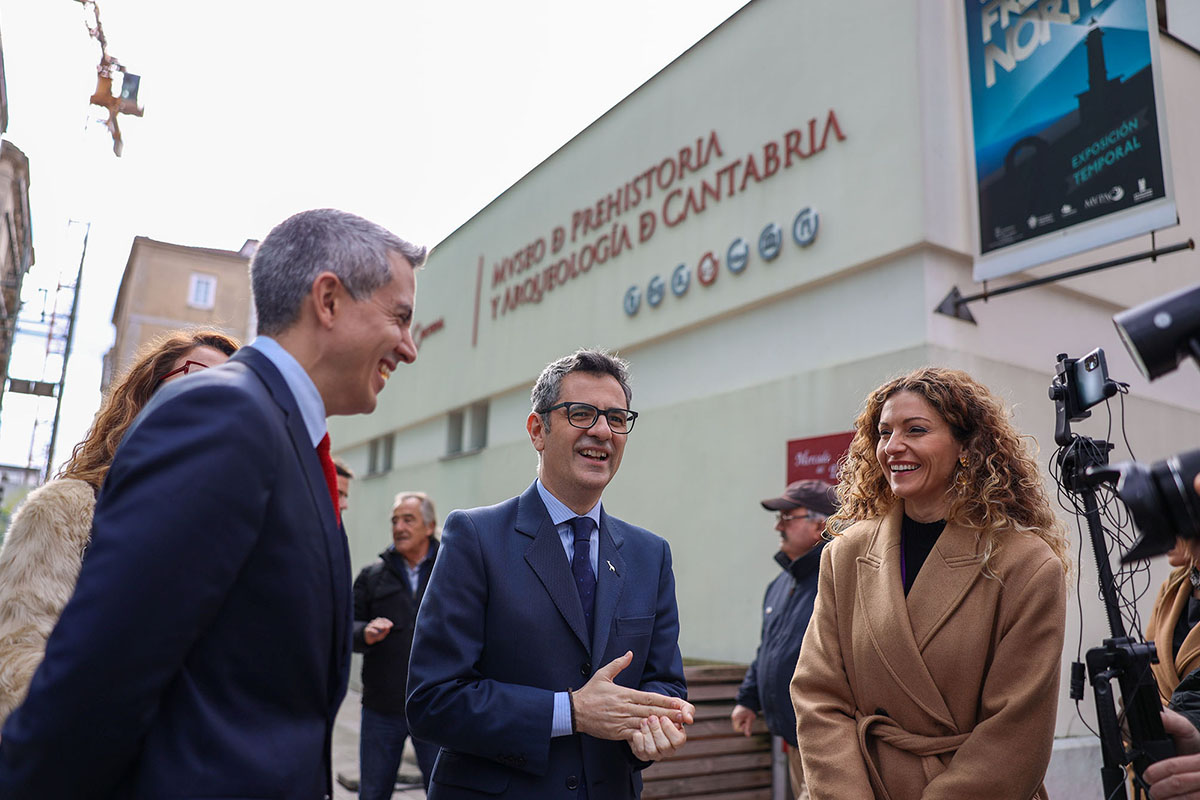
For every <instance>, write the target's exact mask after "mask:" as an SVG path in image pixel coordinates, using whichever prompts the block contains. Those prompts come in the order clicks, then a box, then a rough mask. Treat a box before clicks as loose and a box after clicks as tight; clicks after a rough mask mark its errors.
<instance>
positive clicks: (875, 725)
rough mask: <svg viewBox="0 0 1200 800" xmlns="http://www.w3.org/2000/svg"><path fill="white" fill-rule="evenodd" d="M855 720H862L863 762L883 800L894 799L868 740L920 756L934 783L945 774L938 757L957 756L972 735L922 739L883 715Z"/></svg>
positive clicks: (859, 723) (860, 726)
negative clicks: (937, 777) (872, 739)
mask: <svg viewBox="0 0 1200 800" xmlns="http://www.w3.org/2000/svg"><path fill="white" fill-rule="evenodd" d="M855 716H857V718H858V749H859V751H860V752H861V753H862V757H863V762H864V763H865V764H866V765H867V772H868V774H869V775H870V777H871V784H872V785H873V786H874V788H875V794H876V796H877V797H879V798H882V800H891V795H889V794H888V792H887V788H886V787H885V786H884V783H883V778H882V777H881V776H880V774H879V767H878V766H877V765H876V764H875V761H874V760H873V759H872V758H871V753H870V750H869V749H868V748H867V737H868V736H874V737H875V738H876V739H879V740H880V741H883V742H886V743H887V744H890V745H891V746H892V747H895V748H897V749H899V750H903V751H905V752H906V753H912V754H913V755H914V756H920V758H921V768H922V769H923V770H924V771H925V780H926V781H930V780H933V778H934V777H936V776H937V775H938V774H940V773H941V772H943V771H944V770H945V767H944V766H943V765H942V762H941V760H940V759H938V758H937V756H939V755H942V754H943V753H953V752H954V751H955V750H957V749H958V748H959V747H960V746H961V745H962V743H963V742H965V741H966V740H967V736H969V735H970V734H968V733H958V734H954V735H952V736H922V735H920V734H917V733H909V732H908V731H906V730H904V729H903V728H901V727H900V726H899V725H897V724H896V721H895V720H893V719H892V718H891V717H885V716H883V715H882V714H872V715H871V716H869V717H867V716H862V715H855Z"/></svg>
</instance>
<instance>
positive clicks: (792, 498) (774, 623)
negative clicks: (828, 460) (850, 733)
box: [730, 480, 837, 800]
mask: <svg viewBox="0 0 1200 800" xmlns="http://www.w3.org/2000/svg"><path fill="white" fill-rule="evenodd" d="M762 506H763V508H765V509H767V510H768V511H775V512H777V513H776V515H775V530H776V531H778V532H779V539H780V541H779V551H778V552H777V553H775V561H776V563H778V564H779V566H780V567H782V568H783V572H782V573H780V574H779V576H778V577H777V578H775V580H773V581H771V584H770V585H769V586H767V593H766V595H765V596H764V597H763V623H762V637H761V639H760V641H759V644H758V652H757V653H756V654H755V656H754V662H753V663H752V664H751V665H750V668H749V669H747V670H746V677H745V679H743V681H742V685H741V687H740V688H739V689H738V695H737V705H735V706H734V707H733V713H732V714H731V715H730V718H731V719H732V721H733V728H734V730H736V731H738V732H739V733H744V734H745V735H746V736H749V735H750V729H751V726H752V725H753V724H754V720H755V718H756V717H757V716H758V715H759V714H760V713H761V714H762V715H763V721H764V722H765V723H766V725H767V729H768V730H769V731H770V732H771V733H773V734H774V735H776V736H782V737H783V738H784V739H785V740H786V741H787V743H788V745H789V748H788V765H789V766H790V767H791V778H792V793H793V795H794V796H795V797H796V798H797V800H807V798H808V790H807V789H806V788H805V786H804V774H803V772H801V770H800V753H799V751H797V749H796V712H795V710H794V709H793V708H792V699H791V695H790V692H789V686H790V684H791V680H792V673H793V672H794V671H795V669H796V659H797V658H799V656H800V642H801V641H803V639H804V631H805V630H806V629H807V628H808V621H809V619H810V618H811V617H812V611H813V601H814V600H816V597H817V569H818V567H820V565H821V549H822V548H823V547H824V545H825V540H824V538H823V537H822V534H824V532H825V520H826V519H827V518H828V517H829V516H831V515H832V514H833V512H834V511H835V510H836V509H837V497H836V495H835V494H834V490H833V486H831V485H830V484H828V483H825V482H824V481H820V480H803V481H795V482H793V483H790V484H788V487H787V489H785V490H784V492H783V494H782V495H780V496H779V497H772V498H769V499H767V500H763V501H762Z"/></svg>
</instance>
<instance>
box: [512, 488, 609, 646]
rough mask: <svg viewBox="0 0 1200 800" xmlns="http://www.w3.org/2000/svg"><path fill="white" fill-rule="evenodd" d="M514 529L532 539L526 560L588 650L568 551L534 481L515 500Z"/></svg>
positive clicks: (584, 622)
mask: <svg viewBox="0 0 1200 800" xmlns="http://www.w3.org/2000/svg"><path fill="white" fill-rule="evenodd" d="M517 532H518V533H522V534H524V535H525V536H528V537H530V538H531V539H533V541H532V542H531V543H530V545H529V547H528V549H526V550H525V561H526V562H527V563H528V564H529V566H530V568H532V569H533V572H534V574H535V575H537V576H538V580H540V581H541V582H542V586H544V587H545V589H546V593H547V594H549V595H550V599H551V600H553V601H554V605H555V607H556V608H557V609H558V613H560V614H562V616H563V619H564V620H566V622H567V625H568V626H570V628H571V631H572V632H573V633H574V634H575V636H576V637H577V638H578V639H579V643H580V644H582V645H583V646H584V648H586V649H588V650H589V651H590V650H591V643H590V642H588V636H587V621H586V620H585V619H584V618H583V605H582V604H581V603H580V602H579V590H577V589H576V588H575V579H574V577H572V575H571V565H570V564H568V563H567V552H566V550H564V549H563V545H562V539H560V538H559V536H558V531H557V530H555V528H554V523H553V522H551V521H550V514H549V512H547V511H546V506H545V504H544V503H543V502H542V498H540V497H538V493H537V485H536V484H534V485H531V486H530V487H529V488H528V489H526V490H525V493H524V494H522V495H521V497H520V498H519V499H518V500H517Z"/></svg>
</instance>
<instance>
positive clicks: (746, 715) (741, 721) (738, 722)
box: [729, 703, 758, 736]
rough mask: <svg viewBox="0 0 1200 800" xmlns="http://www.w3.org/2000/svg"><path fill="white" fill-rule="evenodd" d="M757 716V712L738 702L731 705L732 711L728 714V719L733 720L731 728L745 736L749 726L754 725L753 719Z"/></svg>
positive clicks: (748, 732) (747, 733) (748, 733)
mask: <svg viewBox="0 0 1200 800" xmlns="http://www.w3.org/2000/svg"><path fill="white" fill-rule="evenodd" d="M757 718H758V714H757V713H755V711H754V709H752V708H747V707H746V706H744V705H742V704H741V703H738V704H737V705H736V706H734V707H733V713H732V714H730V715H729V719H730V720H732V721H733V729H734V730H735V731H737V732H738V733H741V734H744V735H746V736H749V735H750V728H751V727H753V726H754V720H755V719H757Z"/></svg>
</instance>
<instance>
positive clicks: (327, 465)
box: [317, 431, 342, 522]
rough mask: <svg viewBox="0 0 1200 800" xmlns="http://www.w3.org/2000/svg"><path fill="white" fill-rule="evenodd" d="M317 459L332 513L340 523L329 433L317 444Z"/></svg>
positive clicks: (335, 471) (334, 468) (339, 509)
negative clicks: (331, 502)
mask: <svg viewBox="0 0 1200 800" xmlns="http://www.w3.org/2000/svg"><path fill="white" fill-rule="evenodd" d="M317 458H319V459H321V471H322V472H324V473H325V485H326V486H328V487H329V499H330V500H332V501H333V513H334V515H335V516H337V519H338V522H341V521H342V509H341V503H339V502H338V486H337V468H336V467H335V466H333V456H331V455H330V454H329V432H328V431H326V433H325V436H324V437H323V438H322V439H321V441H320V442H318V443H317Z"/></svg>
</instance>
